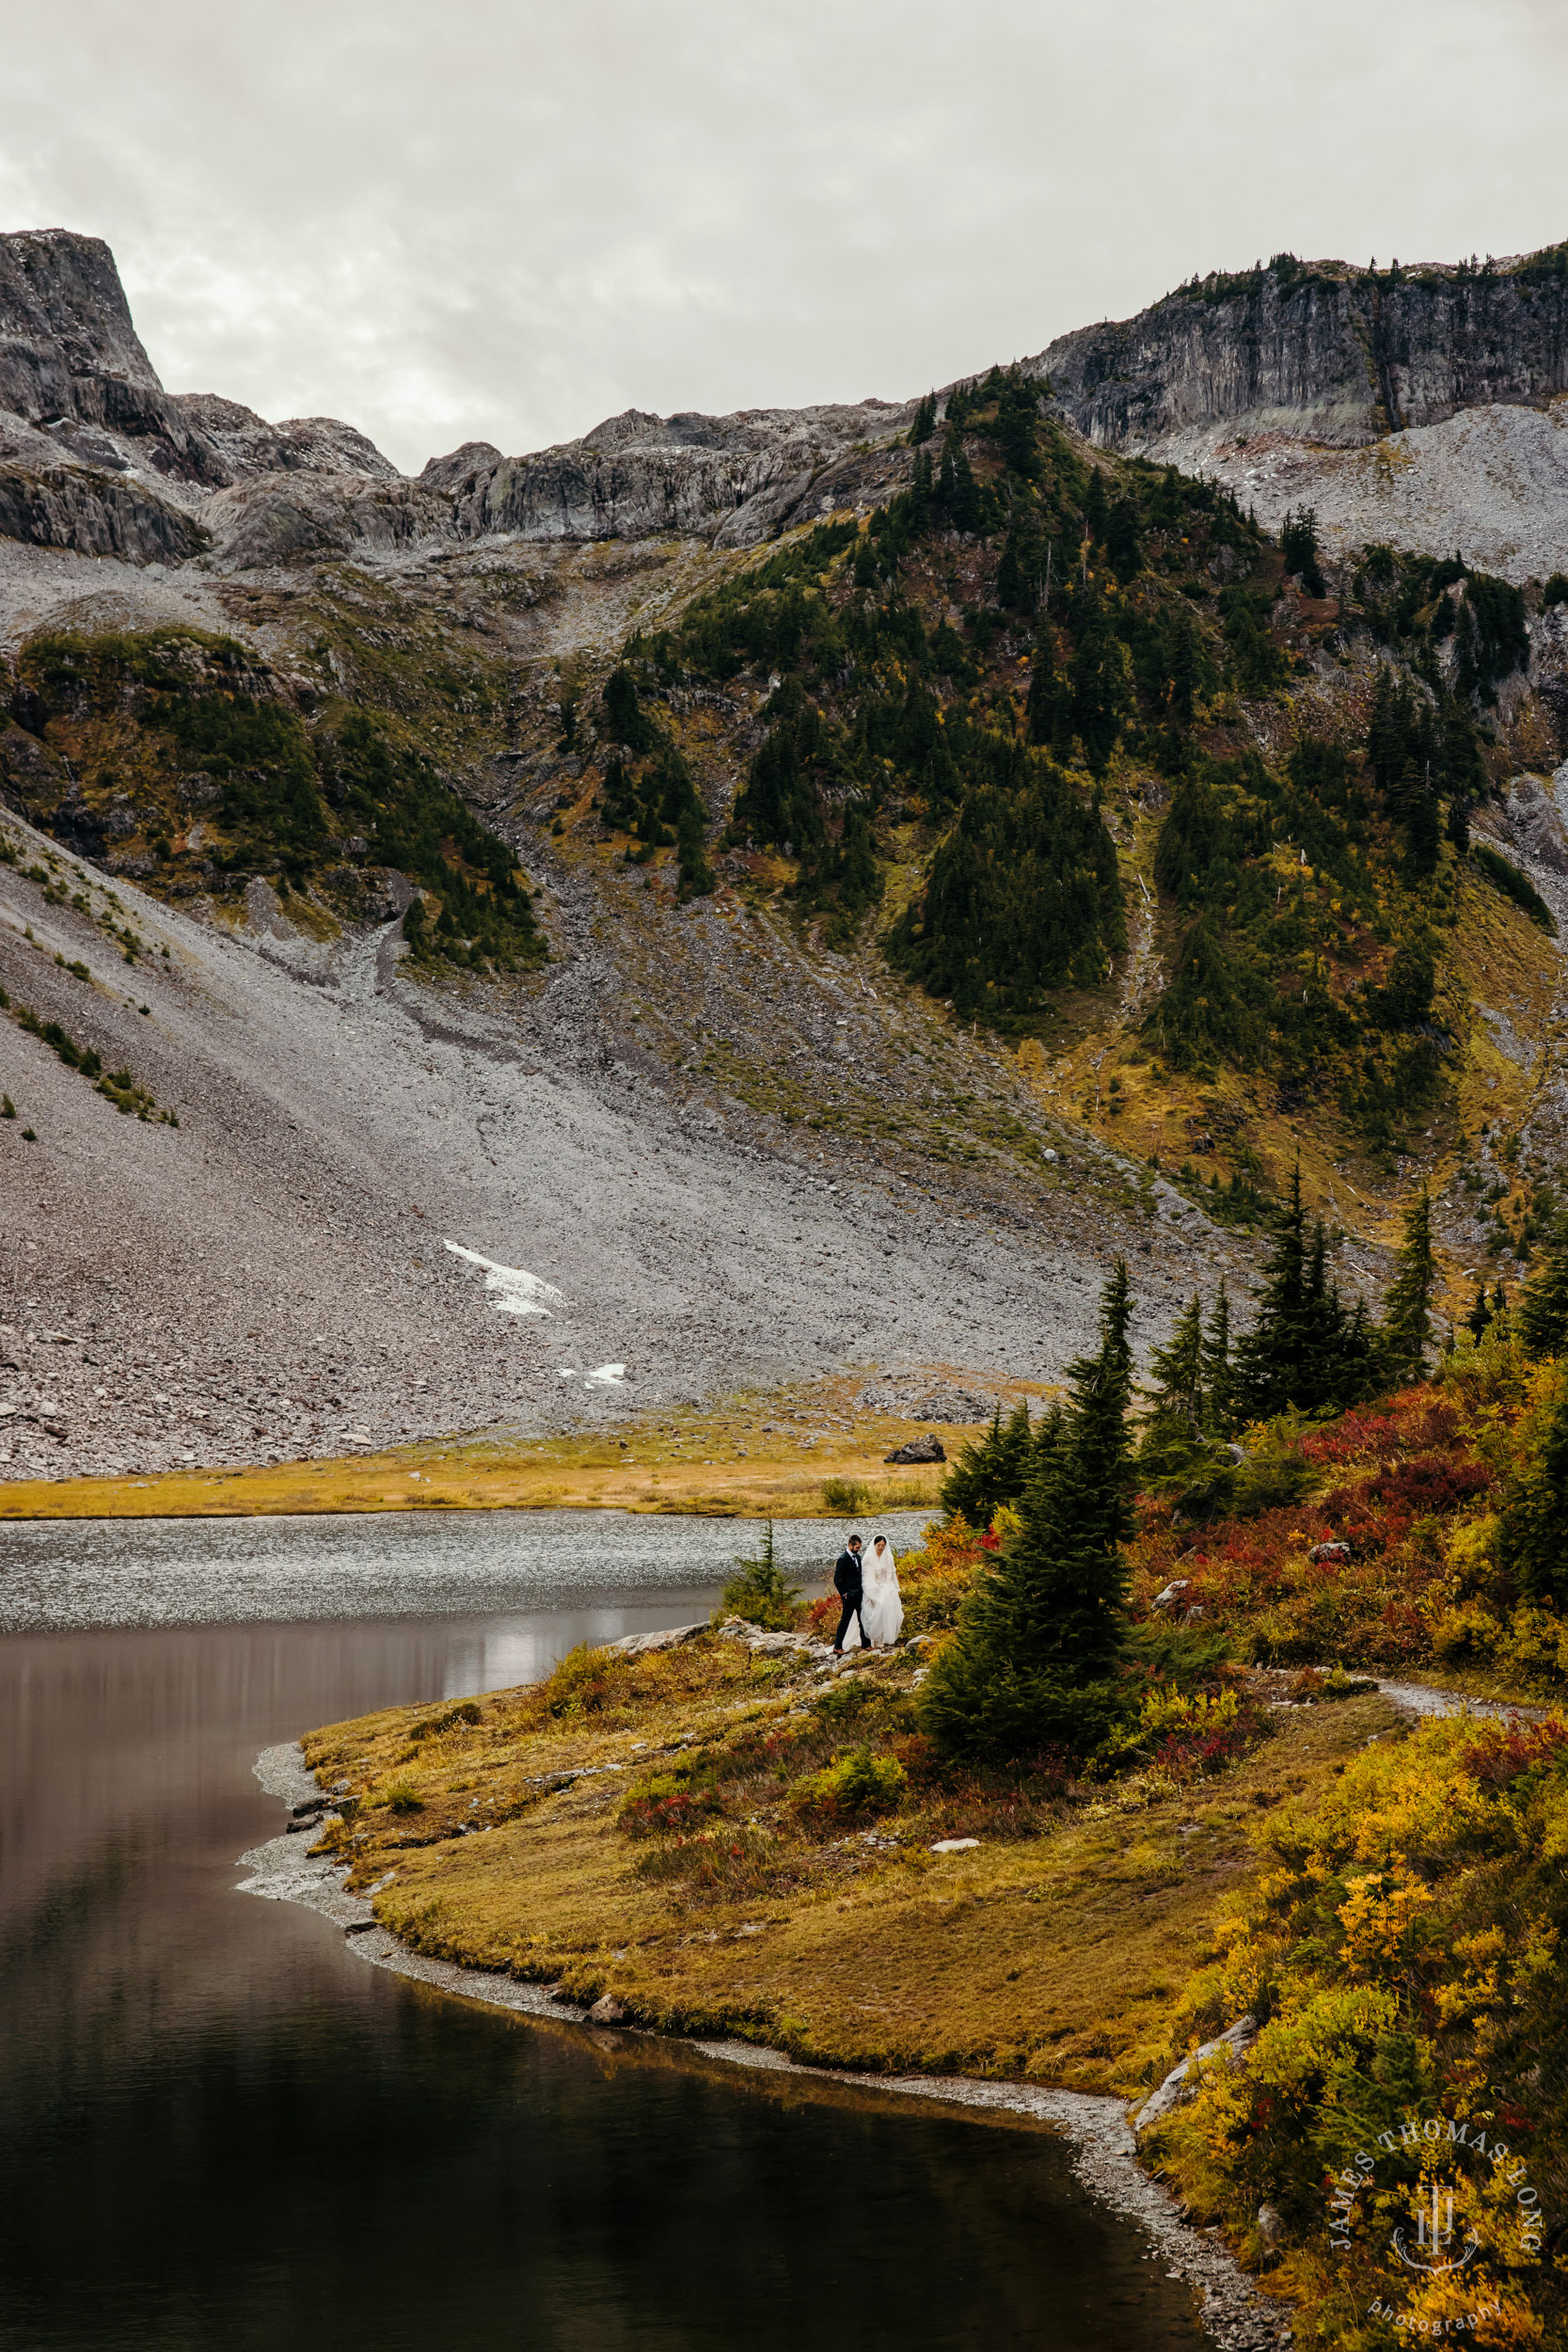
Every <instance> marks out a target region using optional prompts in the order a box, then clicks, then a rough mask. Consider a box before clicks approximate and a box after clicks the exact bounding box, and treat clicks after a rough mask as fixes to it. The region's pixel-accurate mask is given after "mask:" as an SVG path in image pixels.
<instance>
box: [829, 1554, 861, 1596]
mask: <svg viewBox="0 0 1568 2352" xmlns="http://www.w3.org/2000/svg"><path fill="white" fill-rule="evenodd" d="M864 1585H865V1570H864V1568H863V1565H862V1563H861V1555H860V1553H859V1552H858V1551H850V1550H849V1549H848V1548H847V1547H846V1548H845V1549H844V1550H843V1551H841V1552H840V1553H839V1555H838V1558H837V1560H836V1561H835V1562H834V1563H833V1590H834V1591H835V1592H839V1593H844V1594H846V1595H847V1594H849V1593H858V1592H862V1591H863V1589H864Z"/></svg>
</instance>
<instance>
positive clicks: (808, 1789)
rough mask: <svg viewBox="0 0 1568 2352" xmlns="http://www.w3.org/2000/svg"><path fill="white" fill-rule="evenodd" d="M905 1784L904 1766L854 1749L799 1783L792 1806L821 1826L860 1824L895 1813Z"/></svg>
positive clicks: (891, 1757)
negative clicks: (851, 1822)
mask: <svg viewBox="0 0 1568 2352" xmlns="http://www.w3.org/2000/svg"><path fill="white" fill-rule="evenodd" d="M908 1785H909V1783H908V1775H907V1774H906V1772H905V1771H904V1767H903V1766H902V1764H900V1763H898V1762H897V1760H896V1759H895V1757H893V1756H874V1755H873V1754H872V1752H871V1750H870V1749H869V1748H854V1749H851V1751H850V1753H849V1754H848V1755H847V1756H840V1758H839V1760H838V1762H837V1763H836V1764H830V1765H828V1766H827V1768H826V1769H825V1771H823V1772H814V1773H813V1775H812V1777H811V1779H810V1780H808V1781H804V1782H802V1783H801V1785H800V1788H799V1789H798V1790H797V1791H796V1795H795V1803H796V1804H797V1806H798V1807H799V1809H800V1812H801V1813H802V1814H804V1815H805V1816H806V1817H807V1818H808V1819H810V1820H815V1821H816V1822H817V1823H818V1824H820V1825H822V1826H829V1825H831V1824H832V1823H833V1822H835V1821H863V1820H871V1819H873V1818H874V1817H875V1816H877V1815H879V1814H882V1813H892V1812H894V1811H895V1810H896V1808H897V1805H898V1804H899V1801H900V1799H901V1798H902V1797H903V1794H904V1790H905V1788H907V1787H908Z"/></svg>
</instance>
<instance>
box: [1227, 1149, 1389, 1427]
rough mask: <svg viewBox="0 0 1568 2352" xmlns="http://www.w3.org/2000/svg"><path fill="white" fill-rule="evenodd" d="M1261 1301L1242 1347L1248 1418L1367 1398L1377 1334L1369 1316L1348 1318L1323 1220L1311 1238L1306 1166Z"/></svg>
mask: <svg viewBox="0 0 1568 2352" xmlns="http://www.w3.org/2000/svg"><path fill="white" fill-rule="evenodd" d="M1254 1296H1255V1298H1256V1300H1257V1304H1258V1315H1257V1320H1256V1321H1255V1323H1254V1324H1253V1327H1252V1328H1251V1330H1250V1331H1248V1332H1247V1333H1246V1335H1245V1336H1244V1338H1243V1340H1242V1341H1241V1342H1240V1343H1239V1345H1238V1346H1237V1349H1236V1396H1237V1403H1238V1406H1239V1407H1240V1409H1241V1410H1242V1411H1243V1413H1244V1414H1245V1415H1246V1417H1247V1418H1248V1419H1249V1420H1256V1421H1266V1420H1268V1419H1269V1418H1270V1417H1271V1416H1272V1415H1274V1414H1275V1413H1282V1412H1285V1411H1287V1410H1288V1409H1289V1408H1290V1407H1291V1406H1295V1407H1296V1409H1297V1410H1298V1411H1301V1412H1312V1411H1314V1410H1316V1408H1317V1407H1318V1406H1323V1405H1333V1406H1345V1405H1350V1404H1354V1402H1355V1400H1356V1399H1357V1398H1358V1397H1361V1396H1364V1395H1366V1394H1367V1393H1368V1391H1369V1389H1370V1387H1371V1386H1372V1384H1373V1382H1374V1380H1375V1376H1376V1367H1375V1362H1374V1355H1375V1350H1374V1347H1373V1343H1372V1341H1373V1335H1372V1333H1371V1331H1370V1327H1369V1326H1368V1323H1367V1319H1366V1317H1365V1315H1364V1314H1360V1315H1356V1316H1349V1315H1347V1314H1346V1312H1345V1310H1344V1306H1343V1303H1342V1302H1341V1300H1340V1297H1339V1293H1338V1289H1337V1288H1336V1286H1335V1285H1334V1284H1332V1283H1331V1282H1330V1281H1329V1279H1328V1276H1327V1265H1326V1248H1325V1244H1324V1237H1323V1221H1322V1219H1321V1218H1320V1219H1319V1221H1318V1224H1317V1227H1316V1230H1315V1231H1314V1232H1312V1233H1311V1234H1310V1235H1309V1234H1308V1232H1307V1213H1306V1211H1305V1209H1304V1208H1303V1207H1302V1200H1301V1169H1300V1168H1299V1166H1298V1167H1297V1168H1295V1169H1294V1171H1293V1172H1292V1174H1291V1193H1290V1199H1289V1201H1288V1203H1287V1205H1286V1207H1285V1209H1284V1210H1283V1212H1282V1213H1281V1216H1280V1219H1279V1224H1278V1227H1277V1229H1276V1231H1275V1239H1274V1245H1273V1248H1271V1250H1270V1253H1269V1257H1268V1259H1267V1261H1266V1263H1265V1264H1264V1268H1263V1281H1262V1286H1261V1288H1260V1289H1259V1290H1258V1291H1257V1292H1256V1293H1255V1294H1254Z"/></svg>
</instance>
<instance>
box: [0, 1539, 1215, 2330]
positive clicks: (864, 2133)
mask: <svg viewBox="0 0 1568 2352" xmlns="http://www.w3.org/2000/svg"><path fill="white" fill-rule="evenodd" d="M710 1596H711V1587H708V1586H699V1587H687V1588H685V1589H676V1590H670V1591H666V1592H657V1591H655V1590H652V1589H649V1588H647V1587H644V1588H643V1589H641V1590H637V1591H633V1592H630V1593H626V1594H624V1595H622V1596H621V1597H616V1596H614V1595H613V1594H607V1593H606V1592H604V1591H603V1590H602V1589H601V1590H600V1591H599V1592H598V1593H596V1594H594V1595H592V1596H590V1595H588V1594H586V1593H585V1594H583V1595H582V1597H581V1598H580V1600H578V1602H577V1603H576V1604H575V1605H573V1606H571V1607H567V1608H562V1609H543V1608H533V1607H530V1606H527V1605H524V1601H525V1598H526V1597H525V1596H520V1595H518V1594H517V1593H516V1592H515V1591H514V1593H513V1594H512V1595H511V1596H510V1600H511V1606H510V1607H509V1608H505V1609H502V1610H500V1611H499V1612H498V1613H495V1614H494V1615H487V1616H472V1615H467V1616H451V1617H442V1616H435V1615H427V1616H423V1617H409V1616H405V1617H404V1618H402V1619H400V1620H393V1619H390V1618H388V1617H375V1618H371V1619H368V1620H362V1621H359V1622H354V1623H337V1624H312V1625H278V1624H263V1625H249V1626H233V1625H228V1626H215V1627H207V1628H203V1629H195V1628H191V1627H175V1628H173V1629H166V1630H163V1631H157V1632H152V1631H123V1632H114V1633H110V1632H86V1633H75V1634H62V1633H54V1634H29V1635H12V1636H10V1637H8V1638H7V1639H5V1640H0V2116H3V2117H4V2128H3V2131H0V2346H3V2347H4V2348H5V2352H23V2348H24V2347H26V2352H38V2347H44V2346H47V2347H61V2348H62V2352H89V2347H90V2352H121V2347H125V2348H129V2347H138V2348H139V2347H143V2346H145V2347H149V2348H151V2347H156V2348H157V2352H186V2347H189V2348H190V2352H197V2348H198V2347H200V2352H209V2347H211V2346H213V2345H214V2344H221V2345H222V2346H223V2347H225V2352H252V2348H253V2347H254V2352H304V2348H305V2347H315V2346H317V2345H330V2346H332V2347H334V2352H344V2348H346V2352H358V2348H359V2347H361V2346H363V2347H365V2352H371V2347H372V2346H373V2347H375V2352H401V2348H402V2347H404V2346H406V2347H408V2352H416V2347H417V2348H418V2352H430V2347H433V2346H439V2345H444V2344H449V2343H453V2342H456V2343H460V2344H467V2345H474V2346H477V2347H481V2348H482V2352H483V2348H486V2347H490V2346H496V2347H500V2346H503V2345H504V2346H507V2347H511V2346H514V2345H525V2346H527V2347H529V2352H557V2347H559V2348H560V2352H618V2348H619V2347H623V2346H625V2347H628V2348H629V2347H637V2348H638V2352H706V2347H708V2346H713V2347H719V2346H721V2345H722V2346H724V2347H725V2352H730V2348H731V2347H733V2346H735V2345H736V2344H746V2345H748V2346H755V2347H758V2348H759V2352H773V2347H775V2346H777V2347H779V2348H780V2352H783V2347H784V2346H785V2345H787V2346H789V2347H790V2352H796V2347H798V2345H799V2344H800V2341H801V2340H802V2338H803V2337H809V2338H810V2339H811V2341H812V2342H813V2343H814V2344H822V2345H825V2346H828V2347H830V2352H832V2347H837V2346H839V2345H844V2346H846V2347H847V2346H850V2345H853V2346H854V2347H856V2352H864V2347H867V2346H874V2347H879V2346H883V2345H886V2346H892V2345H895V2344H897V2345H900V2346H907V2345H919V2346H923V2347H932V2352H942V2348H943V2347H948V2346H952V2347H955V2348H957V2347H964V2352H969V2348H970V2347H974V2346H977V2345H984V2344H999V2345H1000V2344H1006V2345H1007V2346H1020V2347H1036V2346H1040V2347H1044V2346H1051V2347H1053V2352H1110V2348H1111V2347H1112V2346H1116V2347H1118V2352H1119V2348H1121V2347H1128V2348H1130V2352H1132V2348H1147V2352H1156V2347H1159V2348H1160V2352H1164V2348H1165V2347H1171V2348H1173V2352H1174V2347H1178V2346H1180V2347H1183V2348H1184V2352H1185V2348H1188V2347H1191V2348H1192V2352H1196V2346H1197V2344H1198V2343H1199V2342H1200V2339H1199V2337H1198V2336H1197V2333H1196V2329H1195V2328H1194V2327H1193V2325H1192V2323H1191V2320H1190V2318H1189V2317H1188V2315H1187V2312H1186V2306H1185V2297H1184V2296H1183V2295H1182V2293H1181V2291H1180V2289H1178V2288H1174V2287H1171V2286H1168V2285H1167V2284H1166V2283H1165V2281H1164V2279H1163V2278H1161V2277H1160V2276H1159V2274H1158V2272H1157V2271H1155V2270H1154V2269H1153V2268H1152V2267H1151V2266H1150V2265H1148V2264H1145V2263H1141V2262H1140V2261H1138V2260H1137V2251H1138V2249H1137V2248H1136V2247H1135V2246H1134V2245H1129V2244H1124V2243H1123V2234H1124V2233H1123V2232H1122V2230H1121V2229H1120V2227H1119V2225H1117V2224H1116V2223H1115V2222H1113V2221H1112V2220H1111V2219H1110V2218H1108V2217H1105V2216H1103V2215H1101V2214H1100V2213H1099V2212H1098V2211H1097V2210H1096V2209H1094V2208H1092V2207H1090V2206H1089V2205H1088V2204H1087V2203H1086V2202H1085V2201H1084V2200H1083V2199H1082V2198H1081V2197H1080V2196H1079V2195H1078V2193H1077V2192H1076V2190H1075V2189H1074V2188H1073V2187H1072V2185H1071V2183H1070V2181H1069V2177H1068V2173H1067V2170H1066V2166H1065V2161H1064V2158H1063V2155H1062V2153H1061V2151H1060V2149H1059V2148H1058V2146H1057V2145H1056V2143H1054V2142H1053V2141H1052V2140H1051V2139H1050V2138H1049V2137H1045V2136H1042V2135H1039V2134H1037V2133H1034V2132H1030V2131H1026V2130H1019V2129H1017V2128H1001V2127H996V2126H990V2125H987V2124H985V2123H978V2122H972V2121H970V2120H968V2119H967V2118H957V2117H947V2116H943V2115H942V2114H940V2113H927V2112H924V2111H917V2112H913V2113H911V2112H910V2111H909V2110H907V2109H903V2108H898V2109H894V2108H893V2106H892V2105H891V2103H889V2102H886V2101H882V2100H879V2099H878V2098H877V2097H876V2096H875V2095H865V2096H863V2095H861V2094H859V2093H854V2094H847V2095H843V2096H835V2095H833V2094H831V2093H828V2094H823V2093H821V2092H818V2091H813V2092H812V2093H811V2094H810V2095H807V2094H805V2093H803V2092H802V2090H800V2087H799V2086H798V2085H795V2084H792V2083H790V2082H788V2081H787V2080H785V2081H784V2082H780V2081H778V2080H769V2079H761V2080H757V2079H752V2078H751V2077H746V2076H740V2077H736V2076H735V2075H733V2074H731V2073H730V2072H729V2071H728V2070H718V2069H713V2068H707V2067H705V2066H704V2065H703V2064H701V2062H694V2061H693V2060H692V2059H691V2058H689V2056H685V2055H683V2054H680V2053H678V2052H675V2051H673V2050H671V2049H669V2048H668V2047H666V2046H665V2045H662V2044H658V2043H650V2042H641V2041H631V2042H621V2043H620V2044H619V2046H615V2045H608V2046H605V2045H601V2044H599V2043H596V2042H594V2039H593V2038H592V2037H590V2036H588V2035H586V2034H584V2033H582V2032H581V2031H579V2030H577V2029H570V2028H564V2027H558V2028H551V2027H548V2026H535V2025H531V2024H528V2023H526V2022H523V2021H519V2020H516V2019H515V2018H511V2017H508V2016H505V2015H502V2014H499V2013H496V2012H492V2011H485V2010H478V2009H475V2008H472V2007H470V2006H468V2005H467V2004H464V2003H454V2002H451V2001H450V2000H445V1999H442V1998H441V1997H440V1996H438V1995H435V1994H430V1993H429V1992H428V1991H427V1990H426V1989H425V1988H423V1987H421V1986H418V1985H414V1984H410V1983H408V1982H406V1981H404V1980H403V1979H395V1978H391V1977H388V1976H387V1975H385V1974H383V1973H382V1972H380V1971H376V1970H372V1969H370V1968H367V1967H366V1966H364V1965H363V1963H360V1962H359V1961H357V1960H356V1958H355V1957H354V1955H353V1953H352V1951H351V1950H349V1949H348V1948H347V1947H345V1945H344V1943H343V1941H342V1939H341V1937H340V1936H339V1935H338V1934H337V1933H336V1931H333V1930H332V1929H331V1928H330V1927H329V1926H328V1925H327V1923H326V1922H325V1921H324V1920H322V1919H320V1918H318V1917H316V1916H315V1915H312V1914H309V1913H305V1912H299V1911H295V1910H293V1909H292V1908H291V1907H289V1906H287V1905H283V1904H276V1903H261V1902H257V1901H254V1900H252V1899H248V1898H246V1897H244V1896H240V1895H238V1894H236V1893H235V1892H234V1891H233V1889H234V1885H235V1882H236V1880H237V1878H238V1877H239V1876H240V1875H241V1873H239V1872H238V1871H237V1870H236V1869H235V1868H234V1867H233V1862H234V1857H235V1856H237V1855H238V1854H239V1853H240V1852H241V1851H243V1850H244V1849H245V1847H246V1846H248V1845H251V1844H254V1843H256V1842H257V1841H258V1840H259V1839H261V1838H262V1837H264V1836H271V1835H273V1834H275V1832H276V1830H277V1826H278V1819H279V1816H278V1809H277V1806H276V1804H273V1803H272V1801H271V1800H269V1799H267V1798H265V1797H264V1796H263V1795H262V1794H261V1791H260V1789H259V1788H258V1787H257V1785H256V1782H255V1780H254V1778H253V1777H252V1774H251V1764H252V1761H253V1759H254V1756H255V1755H256V1752H257V1751H258V1749H260V1748H261V1747H263V1746H265V1745H268V1744H270V1743H271V1742H272V1741H274V1740H278V1739H283V1738H288V1737H291V1736H293V1734H295V1733H296V1732H298V1731H299V1730H301V1729H303V1728H305V1727H306V1726H308V1725H309V1724H314V1723H318V1722H323V1721H327V1720H331V1719H334V1718H338V1717H341V1716H344V1715H349V1714H354V1713H357V1712H362V1711H366V1710H368V1709H370V1708H374V1707H379V1706H383V1705H387V1704H388V1703H391V1702H394V1701H412V1700H416V1699H420V1698H427V1697H431V1696H434V1695H436V1693H455V1692H467V1691H471V1690H476V1689H479V1688H483V1687H494V1686H496V1685H498V1684H504V1683H507V1682H511V1681H515V1680H516V1679H518V1678H520V1677H521V1676H523V1675H524V1674H526V1673H529V1672H536V1671H540V1670H543V1669H544V1668H545V1667H546V1666H547V1665H548V1664H549V1663H550V1662H551V1661H553V1659H554V1658H556V1657H558V1656H559V1655H561V1654H562V1652H563V1651H564V1650H565V1649H567V1648H568V1647H570V1646H571V1645H572V1643H573V1642H574V1641H577V1640H579V1639H581V1638H583V1636H584V1635H585V1634H592V1635H594V1637H605V1636H613V1635H614V1634H617V1633H619V1632H622V1631H625V1630H629V1629H639V1628H641V1627H644V1626H649V1625H654V1624H668V1623H671V1622H674V1621H676V1620H677V1619H678V1618H681V1617H690V1616H695V1615H697V1614H700V1613H702V1612H703V1610H704V1608H705V1606H706V1605H707V1604H708V1602H709V1599H710Z"/></svg>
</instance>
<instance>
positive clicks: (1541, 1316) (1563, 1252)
mask: <svg viewBox="0 0 1568 2352" xmlns="http://www.w3.org/2000/svg"><path fill="white" fill-rule="evenodd" d="M1498 1288H1499V1289H1500V1288H1501V1284H1499V1285H1498ZM1519 1337H1520V1338H1521V1340H1522V1341H1523V1342H1524V1344H1525V1352H1526V1354H1527V1355H1529V1356H1535V1357H1542V1356H1564V1355H1568V1216H1563V1217H1561V1218H1560V1219H1559V1222H1558V1225H1557V1228H1556V1231H1555V1232H1553V1234H1552V1236H1551V1239H1550V1241H1549V1242H1548V1243H1547V1245H1546V1248H1545V1249H1544V1251H1543V1252H1542V1254H1541V1257H1540V1260H1539V1262H1538V1263H1537V1265H1536V1269H1535V1273H1534V1275H1533V1276H1532V1278H1531V1279H1530V1283H1529V1287H1528V1290H1527V1291H1526V1293H1525V1295H1524V1298H1523V1299H1522V1301H1521V1302H1520V1307H1519Z"/></svg>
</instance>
